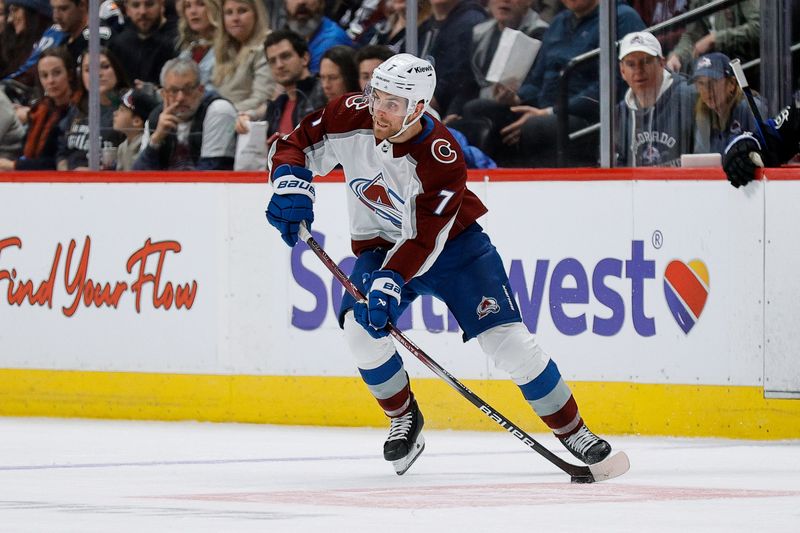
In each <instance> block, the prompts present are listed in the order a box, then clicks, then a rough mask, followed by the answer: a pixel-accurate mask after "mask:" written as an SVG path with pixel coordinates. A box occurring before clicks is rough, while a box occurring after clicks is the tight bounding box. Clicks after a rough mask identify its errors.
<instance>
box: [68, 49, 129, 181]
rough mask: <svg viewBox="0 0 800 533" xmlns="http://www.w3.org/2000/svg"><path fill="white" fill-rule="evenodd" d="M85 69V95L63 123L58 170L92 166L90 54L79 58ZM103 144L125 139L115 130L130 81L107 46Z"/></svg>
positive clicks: (102, 101)
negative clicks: (116, 110) (122, 94)
mask: <svg viewBox="0 0 800 533" xmlns="http://www.w3.org/2000/svg"><path fill="white" fill-rule="evenodd" d="M78 67H79V68H80V73H81V82H82V87H81V91H82V92H81V95H80V99H79V100H78V102H77V103H76V104H73V105H70V107H69V110H68V111H67V115H66V116H65V117H64V119H63V121H62V124H61V126H60V128H61V131H62V135H61V138H60V139H59V141H58V151H57V153H56V168H57V169H58V170H89V159H88V154H89V83H90V82H89V54H83V55H82V56H81V59H79V60H78ZM98 77H99V82H100V145H101V146H107V145H108V144H109V143H110V145H112V146H117V145H119V143H121V142H122V140H123V139H124V137H123V135H122V134H120V133H118V132H115V131H114V124H113V123H114V110H115V109H116V108H117V106H118V105H119V95H120V93H121V92H122V91H123V90H125V89H127V88H128V87H129V86H130V84H129V83H128V78H127V75H126V73H125V71H124V70H123V68H122V65H121V64H120V63H119V61H118V60H117V58H116V57H115V56H114V55H113V54H112V53H111V52H110V51H109V50H108V49H106V48H101V50H100V72H99V76H98Z"/></svg>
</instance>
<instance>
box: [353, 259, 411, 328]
mask: <svg viewBox="0 0 800 533" xmlns="http://www.w3.org/2000/svg"><path fill="white" fill-rule="evenodd" d="M364 282H365V283H364V285H365V286H369V291H368V292H367V295H366V297H367V301H366V303H365V302H356V305H355V306H354V307H353V316H354V318H355V319H356V322H358V323H359V324H361V325H362V326H363V327H364V329H366V330H367V333H369V334H370V335H371V336H372V337H374V338H376V339H379V338H381V337H385V336H386V335H388V334H389V330H388V329H387V327H386V326H387V325H389V324H394V323H396V322H397V319H398V318H400V293H401V291H402V289H403V284H404V283H405V281H404V280H403V277H402V276H401V275H400V274H398V273H397V272H394V271H393V270H376V271H375V272H373V273H372V274H371V275H369V274H364Z"/></svg>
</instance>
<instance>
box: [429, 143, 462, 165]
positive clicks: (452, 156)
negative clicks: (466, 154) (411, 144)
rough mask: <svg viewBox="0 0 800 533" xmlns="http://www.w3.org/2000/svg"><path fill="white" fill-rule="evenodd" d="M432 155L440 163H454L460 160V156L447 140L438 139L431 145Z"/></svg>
mask: <svg viewBox="0 0 800 533" xmlns="http://www.w3.org/2000/svg"><path fill="white" fill-rule="evenodd" d="M431 153H432V154H433V157H434V158H436V160H437V161H438V162H440V163H444V164H447V163H453V162H455V160H456V159H458V154H457V153H456V151H455V150H453V148H452V147H451V146H450V141H448V140H446V139H436V140H435V141H433V142H432V143H431Z"/></svg>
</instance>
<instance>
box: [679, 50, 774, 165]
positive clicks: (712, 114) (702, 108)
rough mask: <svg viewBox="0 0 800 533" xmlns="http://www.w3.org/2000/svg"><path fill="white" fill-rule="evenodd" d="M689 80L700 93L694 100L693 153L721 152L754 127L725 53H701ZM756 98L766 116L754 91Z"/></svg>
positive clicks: (751, 114) (747, 105)
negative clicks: (738, 136)
mask: <svg viewBox="0 0 800 533" xmlns="http://www.w3.org/2000/svg"><path fill="white" fill-rule="evenodd" d="M692 82H693V83H694V85H695V87H697V92H698V93H699V94H700V97H699V98H698V99H697V103H696V104H695V131H694V153H696V154H704V153H710V152H718V153H719V154H723V153H724V152H725V147H726V146H727V145H728V143H729V142H730V141H731V139H733V138H734V137H736V136H737V135H741V134H742V133H744V132H745V131H754V130H756V121H755V118H754V117H753V112H752V111H751V110H750V105H749V104H748V103H747V99H746V98H745V96H744V93H743V92H742V89H741V88H739V84H738V83H736V77H735V76H734V75H733V69H731V66H730V58H728V56H726V55H725V54H723V53H720V52H712V53H710V54H706V55H703V56H700V58H699V59H697V61H695V64H694V74H693V75H692ZM755 100H756V102H757V104H756V105H759V107H761V108H762V109H761V113H762V116H765V114H766V109H765V108H764V107H763V105H762V103H761V98H760V97H759V96H758V95H755Z"/></svg>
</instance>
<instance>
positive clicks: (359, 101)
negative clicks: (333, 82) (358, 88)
mask: <svg viewBox="0 0 800 533" xmlns="http://www.w3.org/2000/svg"><path fill="white" fill-rule="evenodd" d="M344 105H345V107H347V108H348V109H352V108H355V109H356V111H358V110H359V109H364V108H365V107H367V106H369V101H368V100H367V97H366V96H364V95H363V94H354V95H353V96H350V97H348V98H347V100H345V101H344Z"/></svg>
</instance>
